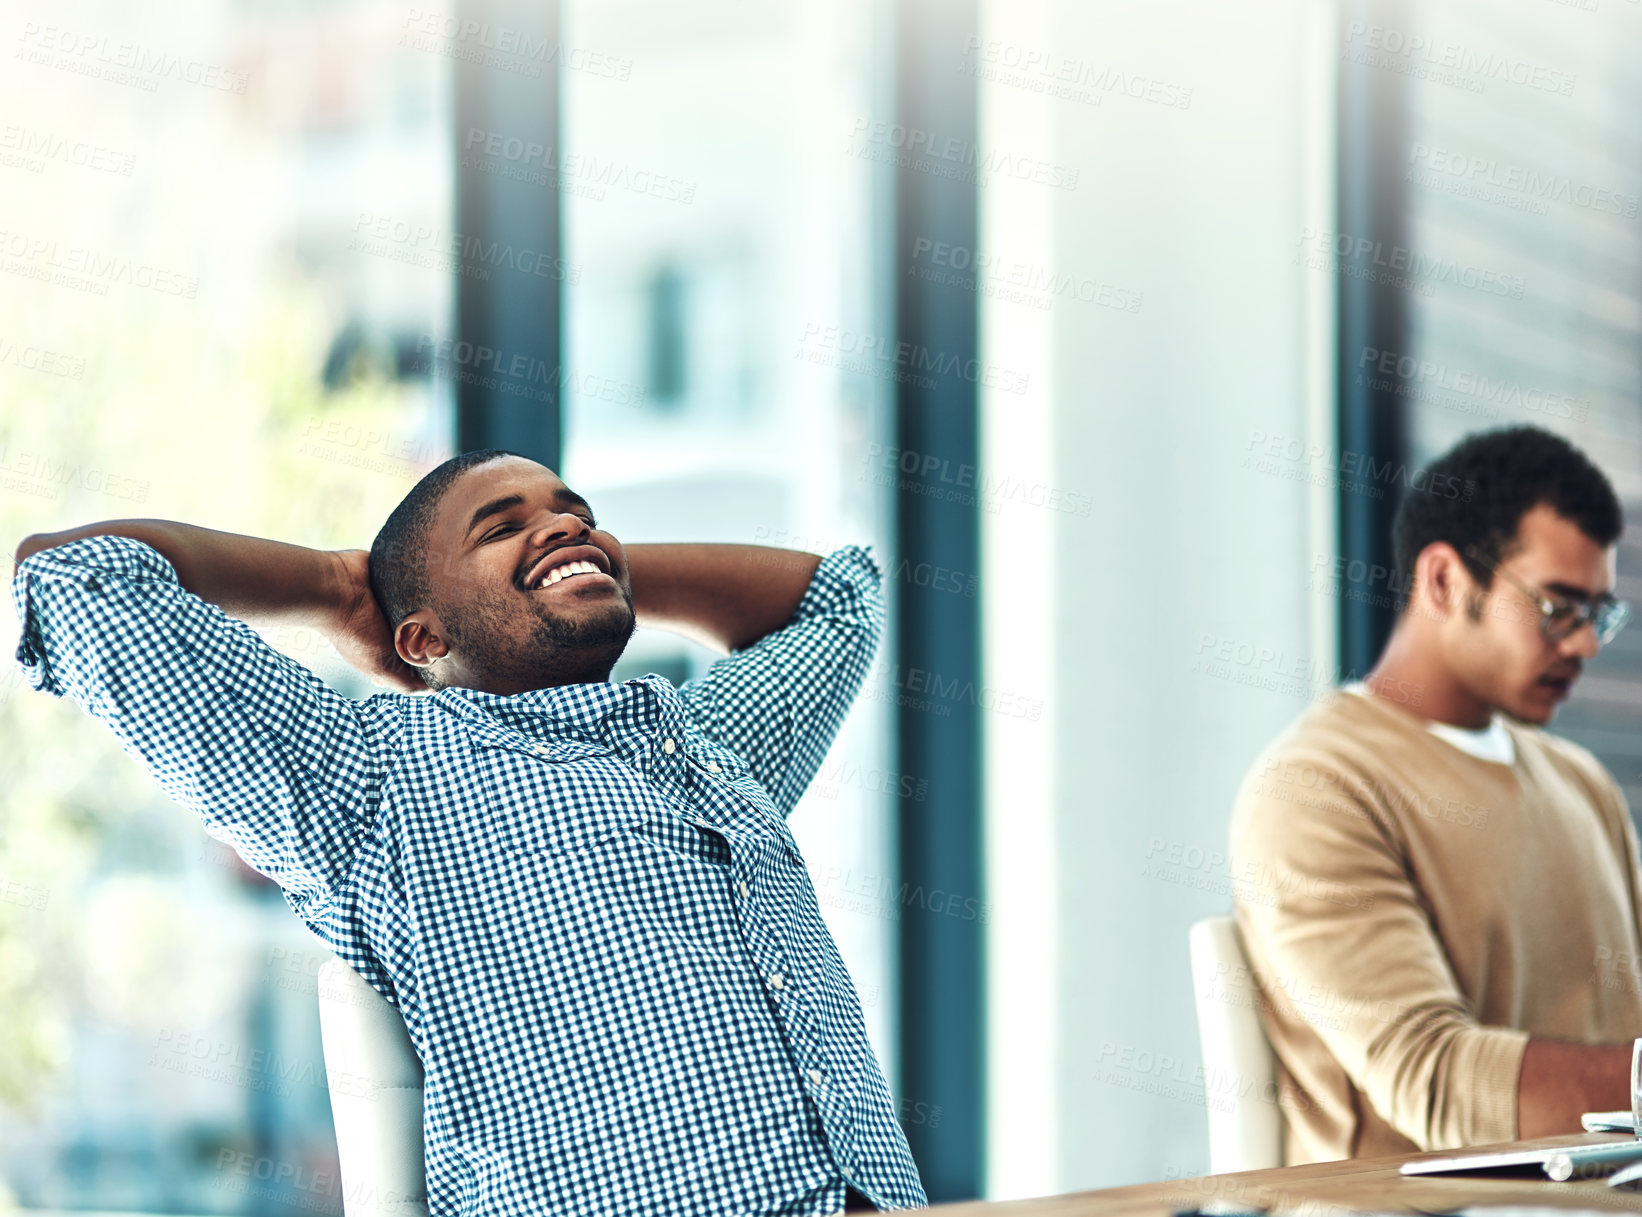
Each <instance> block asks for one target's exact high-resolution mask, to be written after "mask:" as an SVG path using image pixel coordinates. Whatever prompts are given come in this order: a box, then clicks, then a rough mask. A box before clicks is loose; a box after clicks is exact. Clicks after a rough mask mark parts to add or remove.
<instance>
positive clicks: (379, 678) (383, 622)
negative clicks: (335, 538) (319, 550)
mask: <svg viewBox="0 0 1642 1217" xmlns="http://www.w3.org/2000/svg"><path fill="white" fill-rule="evenodd" d="M333 556H334V557H335V558H336V564H337V595H336V605H337V619H336V624H335V626H334V627H333V628H331V629H330V630H328V631H327V632H326V636H327V637H328V638H330V640H331V645H332V646H334V647H335V648H336V649H337V653H338V654H340V655H341V656H342V658H343V659H345V660H347V661H348V663H350V664H352V665H353V666H354V667H355V668H358V669H359V670H360V671H361V672H363V673H364V674H365V675H366V676H368V677H370V679H371V680H372V682H374V683H375V684H379V685H384V686H386V687H387V688H389V689H393V690H396V691H397V692H400V693H426V692H428V686H427V683H426V682H425V681H424V680H423V679H422V677H421V675H420V674H419V673H418V672H417V670H416V669H415V668H413V667H411V666H410V664H408V663H406V662H405V661H404V660H403V659H401V658H399V653H398V652H397V651H395V650H394V646H393V631H392V630H391V629H389V628H388V622H387V619H386V618H385V617H383V616H382V609H381V608H380V607H379V606H378V605H377V603H376V597H375V596H373V595H372V594H371V580H370V553H369V552H368V551H367V550H363V549H339V550H335V551H333Z"/></svg>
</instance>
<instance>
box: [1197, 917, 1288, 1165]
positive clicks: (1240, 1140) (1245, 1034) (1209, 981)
mask: <svg viewBox="0 0 1642 1217" xmlns="http://www.w3.org/2000/svg"><path fill="white" fill-rule="evenodd" d="M1189 944H1190V947H1191V956H1192V989H1193V991H1194V993H1195V994H1196V997H1197V1029H1198V1034H1199V1035H1200V1036H1201V1037H1202V1039H1203V1075H1204V1084H1203V1093H1204V1097H1205V1099H1206V1100H1207V1103H1208V1108H1209V1170H1210V1172H1212V1173H1213V1174H1216V1175H1220V1174H1225V1173H1227V1172H1230V1171H1252V1170H1264V1169H1266V1168H1268V1167H1273V1166H1282V1165H1283V1109H1282V1108H1281V1107H1279V1106H1278V1104H1277V1097H1278V1091H1277V1058H1276V1056H1275V1055H1274V1054H1273V1053H1272V1050H1271V1041H1270V1040H1268V1039H1267V1038H1266V1030H1265V1028H1264V1027H1263V1026H1261V1024H1260V1001H1261V998H1260V991H1259V989H1258V988H1257V987H1256V985H1255V981H1254V975H1253V973H1252V972H1251V971H1250V970H1249V965H1248V959H1247V957H1246V956H1245V955H1244V954H1243V939H1242V937H1241V935H1239V934H1238V932H1237V922H1236V921H1234V920H1233V919H1232V918H1230V917H1207V918H1205V919H1204V920H1202V921H1199V922H1198V923H1197V924H1196V925H1194V926H1192V928H1191V934H1190V938H1189Z"/></svg>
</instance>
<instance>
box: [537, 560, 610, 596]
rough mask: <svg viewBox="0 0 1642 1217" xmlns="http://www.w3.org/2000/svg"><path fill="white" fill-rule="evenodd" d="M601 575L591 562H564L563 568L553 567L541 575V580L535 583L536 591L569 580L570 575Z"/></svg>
mask: <svg viewBox="0 0 1642 1217" xmlns="http://www.w3.org/2000/svg"><path fill="white" fill-rule="evenodd" d="M602 573H603V572H602V571H601V570H599V568H598V567H597V566H595V565H594V564H593V563H591V562H587V561H579V562H566V563H565V564H564V565H563V566H555V567H554V568H553V569H552V570H550V571H548V572H547V574H545V575H543V576H542V577H541V579H539V580H538V581H537V583H536V589H537V590H538V591H540V590H541V589H542V588H544V587H552V586H553V585H554V584H555V583H559V582H562V581H563V580H565V579H568V578H570V576H571V575H598V574H602Z"/></svg>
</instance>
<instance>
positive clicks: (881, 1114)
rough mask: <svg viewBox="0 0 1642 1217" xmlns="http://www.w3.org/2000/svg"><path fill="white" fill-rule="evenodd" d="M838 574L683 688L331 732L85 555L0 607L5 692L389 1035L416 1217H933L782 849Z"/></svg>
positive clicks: (836, 699) (860, 620) (828, 679)
mask: <svg viewBox="0 0 1642 1217" xmlns="http://www.w3.org/2000/svg"><path fill="white" fill-rule="evenodd" d="M879 578H880V577H879V573H878V570H877V567H876V566H875V565H874V563H873V561H872V559H871V558H870V557H869V556H868V555H867V553H866V552H865V551H864V550H862V549H859V548H847V549H841V550H839V551H837V552H836V553H834V554H832V555H831V556H829V557H828V558H827V559H826V560H825V561H823V562H822V564H821V567H820V569H819V570H818V571H817V572H816V574H815V578H814V579H813V580H812V582H811V584H810V586H809V588H808V590H807V591H806V593H805V595H804V598H803V601H802V602H801V603H800V605H799V607H798V610H797V612H796V613H795V614H794V616H793V618H792V620H791V621H790V622H789V623H788V624H787V625H786V626H785V627H784V628H782V629H781V630H779V631H777V632H776V633H774V634H771V635H770V636H769V637H767V638H765V639H764V640H762V641H761V642H759V643H757V644H756V645H754V646H752V647H749V648H747V649H746V650H744V651H741V652H738V653H736V654H735V655H732V656H730V657H729V658H726V659H723V660H720V661H719V662H718V663H716V664H714V665H713V667H712V669H711V670H710V671H709V672H708V673H707V674H706V675H705V676H704V677H703V678H701V679H700V680H696V681H692V682H690V683H688V684H686V685H684V686H683V687H682V688H675V687H674V686H673V685H672V684H671V683H669V682H668V681H666V680H664V679H662V678H661V677H658V676H649V677H646V678H645V679H643V680H631V681H627V682H625V683H622V684H603V685H571V686H567V687H563V688H555V689H540V690H536V691H534V692H531V693H523V694H518V695H516V696H511V697H503V696H498V695H496V694H491V693H483V692H479V691H477V690H473V689H446V690H444V691H442V692H440V693H437V694H433V695H431V696H410V695H406V694H397V693H382V694H378V695H376V696H373V697H370V698H367V699H365V700H363V701H353V700H350V699H348V698H345V697H342V696H341V695H339V694H337V693H335V692H334V691H332V690H331V689H329V688H327V687H326V686H325V685H324V684H323V683H322V682H321V681H320V680H319V679H318V678H316V677H315V676H314V675H313V674H312V673H311V672H309V671H308V670H307V669H306V668H304V667H302V666H301V665H300V664H298V663H296V662H294V661H292V660H291V659H288V658H286V657H285V656H283V655H281V654H279V653H278V652H277V651H275V650H274V649H273V648H271V647H270V646H268V645H267V644H266V643H265V642H263V641H262V639H260V638H259V637H258V636H257V635H256V634H255V633H254V632H253V631H252V630H251V629H250V627H248V626H247V625H245V624H244V623H243V622H240V621H237V620H235V619H234V618H232V617H230V616H228V615H227V614H226V613H224V612H223V611H222V610H221V609H219V608H217V607H216V606H214V605H210V604H207V603H206V602H205V601H203V600H201V599H199V598H198V597H196V596H194V595H191V594H190V593H188V592H187V591H185V590H183V588H182V587H181V585H180V584H179V583H178V582H177V575H176V571H175V570H174V569H173V568H172V566H171V564H170V563H169V562H168V561H166V559H165V558H164V557H162V556H161V555H160V554H159V552H158V551H156V550H154V549H153V548H151V547H150V546H148V545H145V544H142V543H141V542H138V541H133V540H130V539H128V538H123V537H106V536H105V537H92V538H87V539H85V540H80V541H75V542H72V543H70V544H67V545H63V546H59V547H57V548H54V549H48V550H44V551H42V552H40V553H37V554H35V555H34V556H33V557H31V558H29V559H28V560H27V561H26V562H24V563H23V564H22V567H21V569H20V570H19V571H18V574H17V577H16V579H15V581H14V583H13V588H12V592H13V596H14V597H15V600H16V604H17V609H18V616H19V618H20V619H21V621H22V624H23V634H22V642H21V645H20V647H19V650H18V660H19V662H20V663H21V664H22V665H23V670H24V673H25V675H26V677H27V679H28V681H29V683H30V684H31V685H32V686H33V687H34V688H36V689H41V690H44V691H46V692H48V693H52V694H55V695H57V696H63V695H65V694H66V695H68V696H70V697H72V698H73V699H74V700H75V701H76V702H78V703H79V704H80V705H81V706H82V707H84V708H85V709H86V710H87V711H89V712H90V713H92V714H94V715H96V716H97V717H98V718H100V719H102V720H103V721H104V722H106V723H107V724H108V725H109V726H110V727H112V728H113V730H114V732H115V734H116V735H118V737H119V739H120V742H121V744H122V745H123V746H124V747H125V749H126V750H127V751H128V752H129V753H131V754H132V755H133V756H135V757H136V758H137V759H138V760H139V761H141V762H142V763H143V764H144V765H146V766H147V767H148V768H149V769H150V770H151V771H152V772H153V773H154V775H155V777H156V778H157V779H158V780H159V782H160V784H161V785H162V786H163V787H164V788H165V790H166V792H167V793H168V794H169V795H170V796H171V797H172V798H174V799H176V800H177V801H178V802H180V803H182V804H183V805H185V806H187V807H189V808H192V809H193V810H194V811H195V812H196V813H198V814H199V816H200V817H201V819H202V820H203V821H204V823H205V827H206V830H207V831H208V832H209V833H210V834H211V835H212V836H214V837H217V838H218V839H220V840H223V841H226V842H228V843H229V844H231V845H232V846H233V847H234V848H235V849H236V850H237V851H238V852H239V854H240V856H241V857H242V858H244V859H245V861H246V862H247V863H248V864H249V865H250V866H252V867H254V868H255V869H256V870H258V871H260V872H261V873H262V874H264V875H267V876H268V877H269V878H270V879H272V880H273V881H274V882H275V883H277V884H279V886H280V887H281V888H282V889H283V890H284V892H285V896H286V899H287V900H288V901H289V902H290V905H291V907H292V909H294V910H295V911H296V913H297V915H298V916H299V917H301V918H302V920H303V921H304V922H305V923H306V924H307V925H308V926H309V927H310V928H311V929H312V930H313V931H314V932H315V933H316V934H318V935H319V937H320V938H321V939H322V940H323V941H324V942H325V943H326V944H327V945H328V946H329V947H330V948H331V949H332V950H334V951H335V952H336V953H337V954H338V955H339V956H341V957H342V958H343V959H344V960H346V961H347V962H348V963H349V964H351V965H352V966H353V967H354V968H355V969H357V970H358V971H359V973H360V974H361V975H363V976H364V977H365V979H366V980H368V981H369V982H370V984H371V985H372V987H373V988H375V989H376V990H377V991H378V992H380V993H381V994H382V995H383V996H384V997H385V998H387V1000H388V1001H389V1002H391V1003H393V1004H394V1005H395V1006H396V1007H398V1009H399V1012H400V1014H401V1015H402V1016H403V1017H404V1020H405V1023H406V1026H407V1027H408V1028H409V1031H410V1036H411V1040H412V1042H413V1043H414V1044H415V1046H416V1049H417V1052H418V1054H419V1055H420V1056H421V1058H422V1062H423V1067H424V1072H425V1075H426V1078H425V1091H424V1105H425V1107H424V1111H425V1115H424V1134H425V1141H426V1154H427V1176H428V1193H429V1203H430V1209H431V1212H432V1213H433V1214H435V1215H447V1217H455V1214H457V1213H463V1214H487V1215H488V1214H520V1215H528V1217H539V1214H541V1213H544V1212H580V1213H594V1212H596V1213H644V1212H652V1213H668V1214H683V1213H701V1214H709V1213H711V1214H746V1213H788V1214H810V1213H827V1212H834V1211H837V1210H839V1209H841V1208H842V1207H843V1202H844V1189H845V1185H846V1183H849V1184H851V1185H853V1186H854V1187H855V1188H856V1190H858V1191H860V1192H862V1193H864V1194H865V1195H866V1196H867V1197H868V1198H869V1199H871V1200H872V1201H873V1202H875V1203H876V1204H878V1205H879V1207H881V1208H905V1207H913V1206H918V1205H922V1204H925V1203H927V1201H926V1197H925V1195H924V1191H923V1188H922V1186H921V1185H920V1183H919V1179H918V1171H917V1167H916V1166H915V1165H914V1163H913V1160H912V1156H911V1154H910V1153H909V1151H908V1149H907V1143H906V1139H905V1138H904V1137H903V1136H902V1133H901V1129H900V1126H899V1125H898V1124H897V1123H896V1120H895V1114H894V1112H895V1109H894V1105H893V1103H892V1101H891V1098H890V1093H889V1088H888V1087H887V1085H886V1084H885V1082H884V1077H883V1073H882V1072H881V1070H880V1069H879V1067H878V1062H877V1060H876V1058H875V1057H874V1055H873V1052H872V1048H871V1046H870V1045H869V1044H868V1042H867V1036H866V1030H865V1027H864V1026H863V1023H862V1018H861V1008H860V1003H859V1001H858V999H857V997H856V993H855V988H854V986H853V985H852V984H851V982H850V978H849V974H848V973H847V972H846V971H845V970H844V964H843V961H842V960H841V959H840V958H839V955H838V951H837V949H836V947H834V945H833V942H832V939H831V937H830V936H829V935H828V933H827V930H826V927H825V926H824V925H823V923H822V920H821V913H820V910H819V908H818V906H817V903H816V897H815V891H814V889H813V888H812V887H811V885H810V880H809V876H808V874H807V872H806V870H805V868H804V864H803V861H802V859H801V858H800V857H799V853H798V847H797V846H796V844H795V843H794V841H793V838H792V834H791V833H790V832H789V831H788V829H787V825H786V822H785V817H786V815H787V814H788V813H790V812H791V811H792V808H793V806H794V804H795V803H796V802H797V801H798V797H799V795H800V794H801V793H802V792H803V790H804V788H805V786H806V785H807V784H808V782H809V781H810V779H811V777H812V776H813V775H814V774H815V772H816V770H817V769H818V768H819V767H820V765H821V762H822V758H823V756H824V755H825V753H826V750H827V747H828V745H829V744H830V742H831V741H832V738H833V736H834V734H835V733H836V732H837V730H838V727H839V725H840V724H841V723H842V721H843V718H844V714H845V712H846V710H847V709H848V707H849V704H850V701H851V699H852V698H853V697H854V695H855V692H856V690H857V689H858V688H859V686H860V684H861V681H862V679H863V677H864V675H865V673H866V671H867V667H868V664H869V663H870V662H871V659H872V655H873V651H874V649H875V647H876V645H877V641H878V636H879V633H880V631H881V629H882V625H883V606H882V600H881V598H880V591H879Z"/></svg>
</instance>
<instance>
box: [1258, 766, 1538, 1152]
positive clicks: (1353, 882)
mask: <svg viewBox="0 0 1642 1217" xmlns="http://www.w3.org/2000/svg"><path fill="white" fill-rule="evenodd" d="M1303 759H1304V763H1305V764H1307V765H1309V766H1311V767H1313V768H1316V769H1317V770H1318V771H1319V772H1324V771H1326V770H1328V766H1329V760H1328V758H1326V757H1322V756H1319V755H1310V754H1308V755H1307V756H1306V757H1304V758H1303ZM1325 784H1326V785H1331V786H1332V787H1333V789H1334V790H1336V791H1338V792H1340V793H1337V794H1335V795H1333V796H1331V797H1328V798H1323V799H1318V800H1317V801H1316V802H1315V803H1312V804H1310V805H1306V806H1303V807H1302V806H1300V805H1297V804H1295V803H1293V802H1287V801H1283V800H1279V799H1276V798H1272V797H1269V796H1263V795H1260V794H1257V793H1255V792H1254V791H1253V790H1252V789H1251V787H1250V785H1249V784H1247V783H1246V784H1245V787H1244V789H1243V791H1242V792H1241V794H1240V795H1239V799H1238V803H1237V807H1236V810H1235V812H1234V814H1233V817H1232V833H1231V845H1232V879H1233V897H1234V903H1235V905H1236V910H1237V920H1238V924H1239V928H1240V929H1241V930H1242V933H1243V938H1244V943H1245V946H1246V948H1247V950H1248V952H1249V955H1250V959H1251V963H1252V964H1253V965H1254V968H1255V971H1256V973H1257V974H1258V975H1259V976H1260V978H1261V982H1262V987H1263V988H1265V989H1266V990H1267V992H1268V994H1269V995H1270V998H1271V1001H1272V1004H1273V1006H1274V1007H1275V1008H1276V1011H1277V1012H1278V1014H1279V1015H1280V1016H1282V1017H1287V1018H1290V1019H1294V1020H1296V1021H1303V1022H1304V1023H1305V1024H1306V1025H1307V1026H1309V1027H1310V1028H1311V1030H1312V1031H1313V1032H1314V1033H1315V1034H1316V1035H1317V1037H1318V1038H1319V1039H1321V1040H1322V1042H1323V1044H1324V1045H1326V1047H1327V1049H1328V1051H1329V1052H1330V1053H1331V1054H1332V1055H1333V1057H1334V1059H1335V1060H1336V1061H1337V1062H1338V1063H1339V1065H1340V1067H1341V1068H1342V1069H1343V1070H1344V1071H1345V1073H1346V1074H1347V1075H1348V1076H1349V1077H1350V1079H1351V1082H1352V1084H1353V1085H1354V1086H1355V1087H1356V1088H1357V1089H1358V1090H1359V1091H1360V1092H1362V1094H1363V1095H1365V1096H1366V1097H1367V1098H1368V1100H1369V1102H1371V1103H1372V1104H1373V1105H1374V1108H1375V1110H1376V1111H1378V1112H1379V1113H1380V1115H1381V1116H1382V1117H1383V1118H1384V1119H1385V1120H1386V1121H1387V1122H1388V1123H1390V1124H1391V1125H1392V1126H1393V1127H1394V1128H1396V1129H1397V1130H1398V1131H1399V1132H1401V1133H1402V1134H1403V1135H1404V1136H1405V1137H1407V1138H1408V1139H1409V1140H1411V1141H1413V1142H1414V1143H1415V1144H1416V1145H1418V1146H1420V1147H1421V1148H1422V1149H1448V1148H1455V1147H1459V1146H1464V1145H1477V1144H1487V1143H1491V1142H1497V1141H1510V1140H1513V1139H1515V1137H1516V1135H1517V1081H1518V1077H1519V1075H1520V1073H1521V1070H1522V1054H1523V1051H1524V1049H1525V1048H1526V1046H1527V1042H1528V1034H1527V1032H1525V1031H1520V1030H1517V1029H1514V1028H1509V1027H1492V1026H1485V1025H1483V1024H1481V1023H1479V1022H1478V1020H1477V1018H1476V1016H1475V1012H1474V1011H1473V1010H1472V1008H1471V1006H1470V1004H1469V1003H1468V1002H1467V1000H1466V998H1465V996H1464V994H1462V993H1461V991H1460V988H1459V984H1458V982H1457V981H1456V980H1455V978H1454V974H1453V970H1452V969H1451V968H1450V966H1449V963H1448V959H1447V956H1446V955H1445V953H1444V951H1443V947H1442V943H1441V942H1440V941H1439V940H1438V937H1437V934H1436V931H1435V930H1434V929H1433V927H1432V924H1431V920H1430V917H1429V915H1428V913H1427V912H1426V909H1425V907H1424V906H1423V904H1422V902H1421V900H1420V896H1419V893H1418V891H1417V890H1416V888H1415V885H1414V882H1413V880H1412V878H1411V877H1410V875H1409V871H1408V867H1407V865H1406V864H1405V862H1404V860H1403V857H1402V853H1401V851H1400V849H1399V847H1398V845H1397V842H1396V838H1395V833H1394V830H1392V829H1391V828H1390V826H1389V825H1387V824H1386V823H1385V822H1384V821H1383V820H1381V819H1380V818H1379V817H1378V816H1377V815H1376V814H1375V812H1374V809H1373V807H1372V806H1371V805H1370V804H1369V803H1368V802H1366V801H1363V802H1359V801H1356V800H1355V799H1353V798H1352V797H1351V795H1350V793H1349V791H1350V789H1351V781H1350V778H1349V776H1348V775H1346V774H1343V773H1334V774H1333V777H1332V780H1330V781H1327V782H1325Z"/></svg>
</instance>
